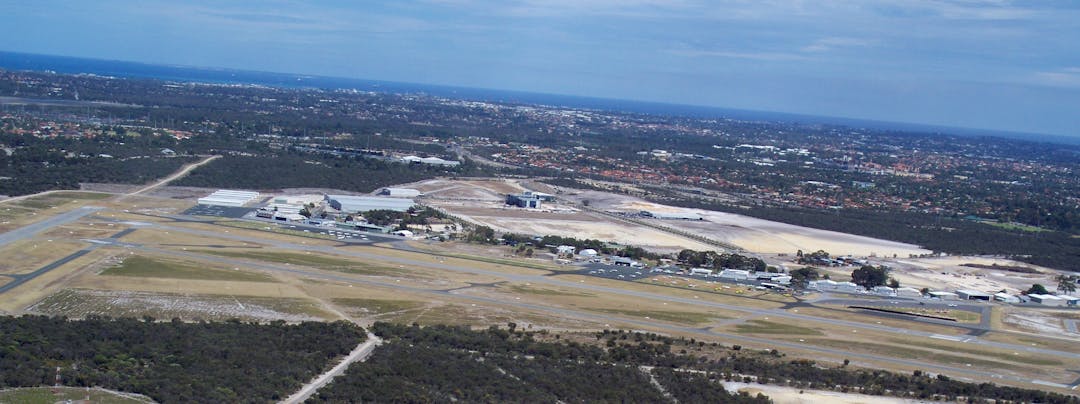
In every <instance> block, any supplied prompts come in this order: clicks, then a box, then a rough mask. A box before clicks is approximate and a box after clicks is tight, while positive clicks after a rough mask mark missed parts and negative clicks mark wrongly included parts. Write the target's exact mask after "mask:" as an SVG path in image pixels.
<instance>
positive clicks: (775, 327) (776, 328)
mask: <svg viewBox="0 0 1080 404" xmlns="http://www.w3.org/2000/svg"><path fill="white" fill-rule="evenodd" d="M735 332H738V333H743V334H790V335H824V334H822V332H821V331H818V330H815V329H813V328H807V327H800V326H797V325H791V324H782V323H775V322H772V321H765V320H750V321H747V322H746V323H743V324H739V325H737V326H735Z"/></svg>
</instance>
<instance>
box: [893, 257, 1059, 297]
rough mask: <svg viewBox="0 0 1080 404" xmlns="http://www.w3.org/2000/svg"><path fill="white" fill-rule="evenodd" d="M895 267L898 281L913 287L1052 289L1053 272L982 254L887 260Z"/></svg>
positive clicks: (994, 289) (1013, 290)
mask: <svg viewBox="0 0 1080 404" xmlns="http://www.w3.org/2000/svg"><path fill="white" fill-rule="evenodd" d="M965 263H973V264H984V265H991V264H995V263H996V264H998V265H1017V266H1027V267H1031V268H1035V269H1037V270H1039V271H1041V272H1042V273H1040V274H1024V273H1017V272H1008V271H1004V270H993V269H980V268H971V267H965V266H962V264H965ZM889 264H890V265H891V266H893V267H894V268H895V270H894V271H893V276H895V277H896V278H897V280H899V281H900V283H902V284H904V285H906V286H911V287H914V288H916V289H918V288H922V287H928V288H931V289H935V290H953V289H972V290H978V291H983V292H995V293H996V292H998V291H1001V290H1005V291H1007V292H1008V293H1012V294H1017V293H1020V291H1023V290H1027V289H1028V288H1030V287H1031V285H1032V284H1035V283H1040V284H1043V285H1045V286H1046V287H1047V288H1049V289H1054V288H1055V287H1056V285H1057V282H1056V281H1054V279H1053V278H1054V276H1056V275H1057V274H1058V272H1057V271H1055V270H1052V269H1048V268H1041V267H1036V266H1032V265H1028V264H1024V263H1020V262H1016V261H1010V260H1004V259H991V258H983V257H939V258H915V259H897V260H893V261H892V262H890V263H889Z"/></svg>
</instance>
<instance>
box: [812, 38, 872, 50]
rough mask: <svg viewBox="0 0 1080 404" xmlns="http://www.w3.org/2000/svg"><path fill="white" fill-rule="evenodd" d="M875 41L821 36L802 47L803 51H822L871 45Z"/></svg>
mask: <svg viewBox="0 0 1080 404" xmlns="http://www.w3.org/2000/svg"><path fill="white" fill-rule="evenodd" d="M873 43H874V41H871V40H866V39H859V38H844V37H829V38H821V39H818V40H816V41H814V42H813V43H811V44H809V45H806V46H804V47H802V51H803V52H808V53H820V52H828V51H832V50H835V49H837V48H855V47H865V46H870V45H872V44H873Z"/></svg>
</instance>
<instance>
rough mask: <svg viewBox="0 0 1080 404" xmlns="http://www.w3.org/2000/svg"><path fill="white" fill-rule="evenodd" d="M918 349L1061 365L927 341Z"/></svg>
mask: <svg viewBox="0 0 1080 404" xmlns="http://www.w3.org/2000/svg"><path fill="white" fill-rule="evenodd" d="M889 342H893V343H897V344H907V343H909V342H910V341H904V340H900V339H890V340H889ZM919 347H921V348H931V349H938V350H942V351H949V352H960V353H967V354H972V355H980V356H989V357H994V358H997V359H1004V360H1007V361H1012V362H1019V363H1027V364H1031V365H1039V366H1057V365H1061V364H1062V362H1061V361H1059V360H1056V359H1043V358H1032V357H1029V356H1027V355H1026V354H1021V355H1012V354H1009V353H1005V352H994V351H984V350H979V349H971V348H964V347H957V346H952V345H945V344H935V343H933V342H929V341H923V342H919Z"/></svg>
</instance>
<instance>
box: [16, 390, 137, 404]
mask: <svg viewBox="0 0 1080 404" xmlns="http://www.w3.org/2000/svg"><path fill="white" fill-rule="evenodd" d="M87 399H89V400H88V401H83V400H87ZM63 402H68V403H70V402H89V403H102V404H134V403H152V402H154V400H151V399H150V398H149V397H145V396H141V395H138V394H132V393H121V392H116V391H110V390H104V389H100V388H92V389H86V388H82V387H23V388H13V389H3V390H0V404H8V403H11V404H16V403H17V404H54V403H63Z"/></svg>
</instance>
